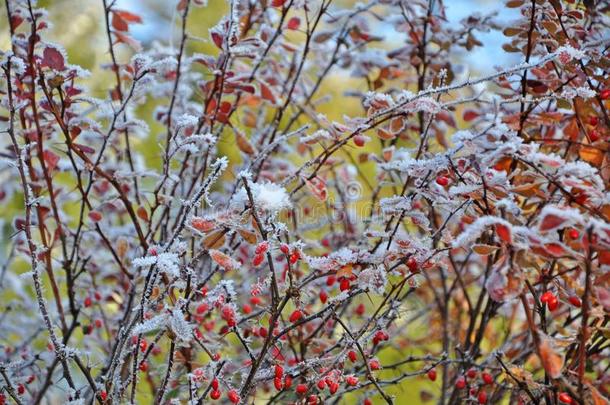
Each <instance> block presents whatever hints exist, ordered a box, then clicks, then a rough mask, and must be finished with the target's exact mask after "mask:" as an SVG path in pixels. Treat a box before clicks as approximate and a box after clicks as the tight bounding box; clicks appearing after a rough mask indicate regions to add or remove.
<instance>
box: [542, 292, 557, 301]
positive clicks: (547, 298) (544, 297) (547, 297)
mask: <svg viewBox="0 0 610 405" xmlns="http://www.w3.org/2000/svg"><path fill="white" fill-rule="evenodd" d="M553 297H554V295H553V293H552V292H550V291H547V292H545V293H544V294H542V295H541V296H540V302H542V303H543V304H546V303H547V302H549V301H550V300H551V299H552V298H553Z"/></svg>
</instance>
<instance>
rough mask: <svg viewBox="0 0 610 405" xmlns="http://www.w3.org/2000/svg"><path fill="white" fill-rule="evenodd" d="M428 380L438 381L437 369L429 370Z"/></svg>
mask: <svg viewBox="0 0 610 405" xmlns="http://www.w3.org/2000/svg"><path fill="white" fill-rule="evenodd" d="M427 374H428V378H429V379H430V381H436V370H435V369H430V370H428V373H427Z"/></svg>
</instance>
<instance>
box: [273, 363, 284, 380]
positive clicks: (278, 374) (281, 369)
mask: <svg viewBox="0 0 610 405" xmlns="http://www.w3.org/2000/svg"><path fill="white" fill-rule="evenodd" d="M274 372H275V378H282V377H283V376H284V367H282V366H280V365H279V364H276V365H275V370H274Z"/></svg>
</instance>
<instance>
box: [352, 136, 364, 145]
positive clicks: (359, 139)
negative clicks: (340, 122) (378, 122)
mask: <svg viewBox="0 0 610 405" xmlns="http://www.w3.org/2000/svg"><path fill="white" fill-rule="evenodd" d="M365 143H366V137H365V136H363V135H356V136H354V144H355V145H356V146H358V147H359V148H361V147H363V146H364V144H365Z"/></svg>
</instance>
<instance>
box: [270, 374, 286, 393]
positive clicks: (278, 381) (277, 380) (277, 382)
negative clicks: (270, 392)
mask: <svg viewBox="0 0 610 405" xmlns="http://www.w3.org/2000/svg"><path fill="white" fill-rule="evenodd" d="M273 385H274V386H275V389H276V390H278V391H281V390H282V388H283V387H284V386H283V384H282V379H281V378H277V377H275V378H274V379H273Z"/></svg>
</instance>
